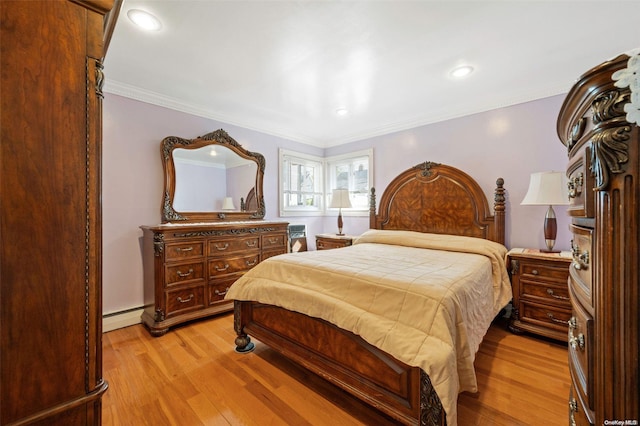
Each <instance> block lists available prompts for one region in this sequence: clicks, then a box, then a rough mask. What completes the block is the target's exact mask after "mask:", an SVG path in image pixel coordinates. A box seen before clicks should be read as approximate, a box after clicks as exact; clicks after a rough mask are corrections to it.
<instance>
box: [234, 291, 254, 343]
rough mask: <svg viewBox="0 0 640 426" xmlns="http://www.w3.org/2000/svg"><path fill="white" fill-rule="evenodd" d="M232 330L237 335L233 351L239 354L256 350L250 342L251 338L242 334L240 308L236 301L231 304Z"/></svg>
mask: <svg viewBox="0 0 640 426" xmlns="http://www.w3.org/2000/svg"><path fill="white" fill-rule="evenodd" d="M233 328H234V329H235V331H236V334H237V335H238V337H236V340H235V343H236V349H235V351H236V352H238V353H241V354H244V353H249V352H252V351H253V350H254V349H255V348H256V345H255V344H254V343H253V342H252V341H251V338H250V337H249V336H248V335H247V333H245V332H244V326H243V324H242V306H241V304H240V302H238V301H237V300H235V301H234V302H233Z"/></svg>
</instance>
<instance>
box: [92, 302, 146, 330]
mask: <svg viewBox="0 0 640 426" xmlns="http://www.w3.org/2000/svg"><path fill="white" fill-rule="evenodd" d="M143 311H144V309H143V308H139V309H135V310H129V311H124V312H120V313H115V314H109V315H104V316H103V317H102V332H103V333H106V332H108V331H113V330H117V329H118V328H124V327H129V326H131V325H136V324H140V322H141V319H140V316H141V315H142V312H143Z"/></svg>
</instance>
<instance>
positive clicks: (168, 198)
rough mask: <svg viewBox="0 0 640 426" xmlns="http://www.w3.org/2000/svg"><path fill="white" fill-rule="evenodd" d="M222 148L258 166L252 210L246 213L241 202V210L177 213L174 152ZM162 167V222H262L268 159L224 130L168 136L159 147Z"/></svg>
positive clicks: (253, 190)
mask: <svg viewBox="0 0 640 426" xmlns="http://www.w3.org/2000/svg"><path fill="white" fill-rule="evenodd" d="M210 145H214V146H223V147H226V148H228V149H230V150H231V151H232V152H234V153H235V154H237V155H238V156H240V157H242V158H244V159H247V160H250V161H254V162H255V163H256V165H257V166H258V167H257V171H256V180H255V185H254V187H253V189H252V190H251V196H252V197H255V198H254V199H253V200H251V203H250V205H252V207H251V210H245V209H244V208H243V207H244V205H245V204H246V203H241V204H242V206H241V210H240V211H231V212H229V211H212V212H191V211H176V210H175V209H174V208H173V202H174V196H175V191H176V167H175V163H174V159H173V151H174V150H175V149H178V148H186V149H198V148H202V147H204V146H210ZM160 150H161V155H162V166H163V169H164V191H163V197H162V207H161V214H162V222H163V223H167V222H209V221H215V222H218V221H238V220H254V219H263V218H264V215H265V204H264V195H263V192H262V182H263V180H264V168H265V159H264V156H263V155H262V154H259V153H257V152H251V151H247V150H246V149H244V148H243V147H242V146H241V145H240V144H239V143H238V142H237V141H236V140H235V139H233V138H232V137H231V136H229V134H227V132H225V131H224V130H222V129H219V130H216V131H214V132H211V133H207V134H206V135H204V136H199V137H197V138H195V139H183V138H180V137H177V136H168V137H166V138H164V139H163V140H162V143H161V144H160Z"/></svg>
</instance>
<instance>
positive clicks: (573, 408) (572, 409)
mask: <svg viewBox="0 0 640 426" xmlns="http://www.w3.org/2000/svg"><path fill="white" fill-rule="evenodd" d="M577 412H578V401H576V399H575V398H571V400H570V401H569V418H570V420H571V426H576V419H575V418H574V416H573V415H574V414H575V413H577Z"/></svg>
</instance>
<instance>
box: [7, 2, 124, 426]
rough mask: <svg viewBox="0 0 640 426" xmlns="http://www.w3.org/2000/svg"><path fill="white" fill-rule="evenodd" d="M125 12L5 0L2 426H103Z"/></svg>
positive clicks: (103, 5) (108, 6) (93, 5)
mask: <svg viewBox="0 0 640 426" xmlns="http://www.w3.org/2000/svg"><path fill="white" fill-rule="evenodd" d="M112 6H113V10H112ZM119 7H120V5H119V3H117V2H116V5H115V6H114V2H113V1H111V0H100V1H98V0H96V1H84V2H82V1H63V0H58V1H6V0H3V1H1V2H0V22H1V23H2V24H1V26H0V27H1V34H0V61H1V65H0V68H1V69H2V82H1V83H0V86H1V87H2V96H1V97H0V99H1V102H2V105H1V106H0V111H1V118H0V121H1V122H2V133H1V136H0V139H1V140H2V142H1V143H0V200H1V202H0V218H1V220H0V235H1V236H2V243H1V244H0V282H1V283H2V284H1V285H0V338H1V341H0V345H1V346H0V354H1V355H0V424H2V425H17V424H20V425H22V424H30V425H35V424H37V425H64V426H66V425H99V424H100V422H101V413H102V411H101V407H102V405H101V398H102V395H103V394H104V392H105V391H106V390H107V383H106V382H105V381H104V380H103V377H102V263H101V253H102V213H101V201H100V200H101V195H100V193H101V161H102V160H101V147H102V82H103V80H104V78H103V71H102V61H103V57H104V55H105V52H106V47H107V44H108V40H109V36H110V34H111V32H112V30H113V25H114V23H115V20H116V16H117V11H118V10H119ZM110 10H112V12H111V14H109V11H110Z"/></svg>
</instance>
